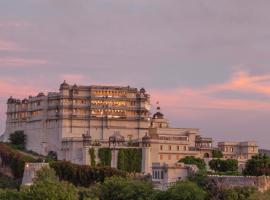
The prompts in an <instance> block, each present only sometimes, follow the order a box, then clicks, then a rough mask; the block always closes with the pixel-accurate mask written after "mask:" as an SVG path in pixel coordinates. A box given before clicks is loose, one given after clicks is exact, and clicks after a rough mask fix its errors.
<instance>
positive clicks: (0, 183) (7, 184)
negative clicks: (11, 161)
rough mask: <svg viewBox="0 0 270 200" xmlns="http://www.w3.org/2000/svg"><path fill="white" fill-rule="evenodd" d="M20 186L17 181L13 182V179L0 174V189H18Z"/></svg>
mask: <svg viewBox="0 0 270 200" xmlns="http://www.w3.org/2000/svg"><path fill="white" fill-rule="evenodd" d="M19 186H20V183H19V181H18V180H14V179H13V178H10V177H8V176H6V175H4V174H1V173H0V188H1V189H6V188H10V189H18V188H19Z"/></svg>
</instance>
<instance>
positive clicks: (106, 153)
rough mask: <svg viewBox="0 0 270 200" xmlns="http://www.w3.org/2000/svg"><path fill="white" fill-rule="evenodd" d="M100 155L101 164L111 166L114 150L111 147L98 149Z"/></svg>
mask: <svg viewBox="0 0 270 200" xmlns="http://www.w3.org/2000/svg"><path fill="white" fill-rule="evenodd" d="M98 157H99V160H100V163H99V164H100V165H101V166H111V160H112V152H111V149H110V148H100V149H98Z"/></svg>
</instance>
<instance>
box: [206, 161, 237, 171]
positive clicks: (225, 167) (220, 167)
mask: <svg viewBox="0 0 270 200" xmlns="http://www.w3.org/2000/svg"><path fill="white" fill-rule="evenodd" d="M209 166H210V168H211V169H212V170H214V171H217V172H235V171H237V170H238V161H237V160H234V159H227V160H220V159H213V160H211V161H210V162H209Z"/></svg>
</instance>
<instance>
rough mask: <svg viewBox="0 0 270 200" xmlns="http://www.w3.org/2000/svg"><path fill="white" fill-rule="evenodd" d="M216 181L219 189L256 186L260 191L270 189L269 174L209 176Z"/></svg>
mask: <svg viewBox="0 0 270 200" xmlns="http://www.w3.org/2000/svg"><path fill="white" fill-rule="evenodd" d="M208 178H210V179H211V180H213V181H214V182H215V184H216V185H217V187H218V188H219V189H224V188H233V187H243V186H254V187H257V188H258V190H259V191H261V192H264V191H266V190H268V189H270V177H269V176H258V177H256V176H208Z"/></svg>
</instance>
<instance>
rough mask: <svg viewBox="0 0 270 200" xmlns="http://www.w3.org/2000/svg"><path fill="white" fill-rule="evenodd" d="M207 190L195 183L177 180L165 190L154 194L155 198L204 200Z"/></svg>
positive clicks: (160, 199)
mask: <svg viewBox="0 0 270 200" xmlns="http://www.w3.org/2000/svg"><path fill="white" fill-rule="evenodd" d="M207 197H208V194H207V192H205V191H204V190H203V189H201V188H200V187H199V186H198V185H197V184H196V183H193V182H189V181H181V182H177V183H176V184H175V185H174V186H172V187H170V188H169V189H168V190H167V191H165V192H163V194H162V193H160V194H158V195H157V196H156V199H157V200H164V199H168V200H206V198H207Z"/></svg>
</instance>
